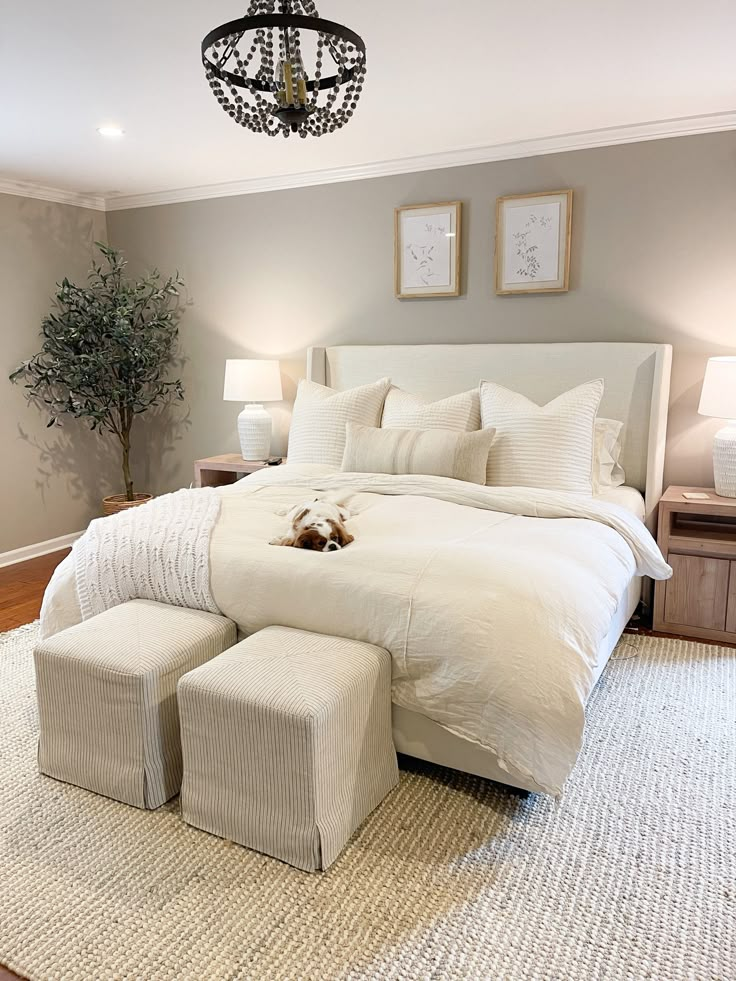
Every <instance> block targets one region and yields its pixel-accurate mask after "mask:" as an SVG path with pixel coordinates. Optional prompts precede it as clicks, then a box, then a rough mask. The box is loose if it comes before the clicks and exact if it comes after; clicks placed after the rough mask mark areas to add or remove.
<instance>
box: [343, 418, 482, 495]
mask: <svg viewBox="0 0 736 981" xmlns="http://www.w3.org/2000/svg"><path fill="white" fill-rule="evenodd" d="M347 436H348V438H347V442H346V444H345V455H344V456H343V458H342V469H343V470H344V471H347V472H349V473H391V474H407V473H408V474H432V475H434V476H436V477H454V479H455V480H466V481H468V482H469V483H472V484H485V482H486V464H487V463H488V451H489V449H490V448H491V443H492V442H493V436H494V431H493V429H481V430H479V431H477V432H474V433H463V432H456V431H454V430H450V429H375V428H373V427H370V426H358V425H356V424H355V423H352V422H349V423H348V425H347Z"/></svg>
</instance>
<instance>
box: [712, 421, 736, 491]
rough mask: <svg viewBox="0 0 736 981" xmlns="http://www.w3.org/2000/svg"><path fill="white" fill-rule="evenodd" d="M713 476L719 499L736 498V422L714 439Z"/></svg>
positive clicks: (721, 430)
mask: <svg viewBox="0 0 736 981" xmlns="http://www.w3.org/2000/svg"><path fill="white" fill-rule="evenodd" d="M713 476H714V477H715V485H716V494H718V495H719V497H736V422H729V424H728V425H727V426H724V427H723V429H719V430H718V432H717V433H716V435H715V437H714V439H713Z"/></svg>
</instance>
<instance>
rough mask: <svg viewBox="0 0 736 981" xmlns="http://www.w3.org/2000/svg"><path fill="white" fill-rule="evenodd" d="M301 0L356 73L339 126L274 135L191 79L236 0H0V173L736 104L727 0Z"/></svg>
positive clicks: (144, 164) (234, 158) (396, 142)
mask: <svg viewBox="0 0 736 981" xmlns="http://www.w3.org/2000/svg"><path fill="white" fill-rule="evenodd" d="M317 3H318V8H319V10H320V13H321V14H322V16H324V17H327V18H329V19H332V20H338V21H340V22H342V23H344V24H346V25H348V26H349V27H351V28H353V29H354V30H356V31H357V32H358V33H359V34H361V35H362V36H363V38H364V40H365V42H366V47H367V52H368V77H367V79H366V85H365V88H364V92H363V98H362V100H361V103H360V105H359V108H358V110H357V112H356V115H355V118H354V119H353V120H352V121H351V123H350V124H349V125H348V126H347V127H346V128H345V129H344V130H342V131H341V132H339V133H336V134H333V135H330V136H325V137H322V138H320V139H307V140H300V139H298V138H292V139H289V140H288V141H286V140H282V139H269V138H267V137H264V136H258V135H255V134H252V133H250V132H249V131H246V130H243V129H241V128H240V127H239V126H237V125H235V124H234V123H233V122H232V121H231V120H230V119H229V118H228V117H227V116H226V115H225V113H223V112H222V110H221V109H220V107H219V106H218V105H217V103H216V102H215V100H214V98H213V97H212V95H211V93H210V90H209V87H208V86H207V84H206V82H205V79H204V74H203V70H202V67H201V64H200V61H199V44H200V41H201V39H202V37H203V36H204V34H206V33H207V31H208V30H210V29H211V28H213V27H215V26H217V25H218V24H220V23H222V22H224V21H226V20H229V19H232V18H233V17H236V16H239V15H240V14H242V12H243V11H244V8H245V6H246V2H245V0H241V2H240V3H237V2H233V0H209V2H208V3H204V2H194V0H177V2H174V0H125V2H124V3H100V2H99V0H67V2H65V3H59V2H58V0H54V2H51V0H37V2H34V3H29V2H25V3H22V2H20V0H16V2H13V3H9V4H6V5H5V7H4V9H3V27H2V36H1V37H0V91H2V92H3V97H2V100H1V101H0V178H5V179H6V180H10V181H12V180H16V181H29V182H35V183H38V184H43V185H47V186H49V187H54V188H59V189H62V190H67V191H74V192H80V193H83V194H92V195H98V196H102V197H108V198H109V197H114V196H116V195H140V194H150V193H151V192H162V191H171V190H173V189H178V188H190V187H195V186H201V185H213V184H215V185H216V184H221V183H223V182H231V181H244V180H245V181H247V180H257V179H263V178H265V179H274V178H276V179H281V178H288V176H289V175H293V174H304V173H306V172H312V171H322V170H325V169H334V168H351V167H358V166H364V165H366V164H373V163H376V162H378V161H396V160H397V159H400V158H405V157H415V156H421V155H425V154H438V153H443V152H447V151H455V150H458V149H460V148H468V147H489V146H495V145H498V144H507V143H514V142H517V141H523V140H535V139H540V138H545V137H550V136H556V135H559V134H566V133H574V132H580V131H588V130H597V129H601V128H604V127H619V126H629V125H631V124H637V123H643V122H652V121H657V120H665V119H672V118H675V117H684V116H702V115H706V114H712V113H730V112H731V111H732V110H734V109H736V61H734V56H733V39H734V37H736V3H734V0H701V2H699V3H698V4H692V3H691V2H690V0H688V2H682V0H675V2H670V3H664V2H662V0H645V2H642V0H616V2H613V0H595V2H591V0H558V2H557V3H549V2H548V0H527V2H526V3H519V2H518V0H456V2H452V0H450V2H447V0H445V2H442V3H441V2H439V0H363V2H361V3H359V2H357V0H321V2H320V0H317ZM735 118H736V117H735ZM105 123H116V124H118V125H120V126H122V127H123V128H124V129H125V136H124V137H122V138H121V139H119V140H109V139H105V138H103V137H101V136H100V135H99V134H98V133H97V132H96V127H98V126H100V125H103V124H105ZM734 125H736V122H735V123H734ZM720 128H723V127H720Z"/></svg>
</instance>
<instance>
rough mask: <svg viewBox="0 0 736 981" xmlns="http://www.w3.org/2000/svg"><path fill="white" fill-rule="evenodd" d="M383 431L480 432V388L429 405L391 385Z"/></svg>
mask: <svg viewBox="0 0 736 981" xmlns="http://www.w3.org/2000/svg"><path fill="white" fill-rule="evenodd" d="M381 429H451V430H453V431H454V432H462V433H472V432H474V431H475V430H477V429H480V398H479V396H478V389H477V388H473V389H471V390H470V391H469V392H461V393H460V395H451V396H450V397H449V398H446V399H441V400H440V401H439V402H428V401H427V400H426V399H423V398H421V396H419V395H411V394H410V393H409V392H404V391H402V390H401V389H400V388H396V387H395V386H393V385H392V386H391V388H390V389H389V392H388V395H387V396H386V401H385V402H384V403H383V418H382V419H381Z"/></svg>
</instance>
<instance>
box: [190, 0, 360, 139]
mask: <svg viewBox="0 0 736 981" xmlns="http://www.w3.org/2000/svg"><path fill="white" fill-rule="evenodd" d="M202 62H203V64H204V68H205V74H206V76H207V81H208V82H209V83H210V88H211V89H212V91H213V93H214V95H215V97H216V99H217V101H218V102H219V103H220V105H221V106H222V108H223V109H224V110H225V112H226V113H227V114H228V115H229V116H231V117H232V119H234V120H235V122H236V123H240V125H241V126H244V127H245V128H246V129H250V130H253V132H255V133H266V134H267V135H268V136H276V135H277V134H278V133H282V134H283V135H284V136H289V135H290V134H291V133H298V134H299V136H302V137H306V136H323V135H324V134H325V133H333V132H334V131H335V130H336V129H340V128H341V127H342V126H344V125H345V124H346V123H347V122H349V121H350V119H351V117H352V115H353V113H354V112H355V108H356V106H357V103H358V99H359V98H360V93H361V91H362V89H363V80H364V78H365V44H364V43H363V40H362V38H360V37H359V36H358V35H357V34H356V33H355V32H354V31H351V30H349V28H347V27H343V26H342V25H341V24H335V23H334V22H333V21H330V20H323V19H322V18H321V17H320V16H319V13H318V11H317V8H316V7H315V5H314V4H313V3H312V2H311V0H281V2H277V0H253V2H252V3H251V4H250V6H249V7H248V9H247V11H246V13H245V16H244V17H240V18H239V19H238V20H232V21H229V22H228V23H227V24H222V25H221V26H220V27H216V28H215V29H214V30H213V31H210V33H209V34H208V35H207V36H206V37H205V39H204V41H202ZM306 65H309V68H307V67H305V66H306Z"/></svg>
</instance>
